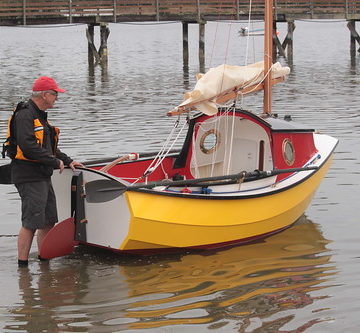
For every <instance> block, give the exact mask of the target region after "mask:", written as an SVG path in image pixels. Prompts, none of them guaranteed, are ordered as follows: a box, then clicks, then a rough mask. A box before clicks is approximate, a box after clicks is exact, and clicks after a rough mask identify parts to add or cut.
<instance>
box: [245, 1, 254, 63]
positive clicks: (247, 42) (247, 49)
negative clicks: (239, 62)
mask: <svg viewBox="0 0 360 333" xmlns="http://www.w3.org/2000/svg"><path fill="white" fill-rule="evenodd" d="M251 10H252V0H250V2H249V19H248V32H249V31H250V24H251ZM249 41H250V34H249V33H248V34H247V38H246V51H245V66H246V65H247V63H248V53H249Z"/></svg>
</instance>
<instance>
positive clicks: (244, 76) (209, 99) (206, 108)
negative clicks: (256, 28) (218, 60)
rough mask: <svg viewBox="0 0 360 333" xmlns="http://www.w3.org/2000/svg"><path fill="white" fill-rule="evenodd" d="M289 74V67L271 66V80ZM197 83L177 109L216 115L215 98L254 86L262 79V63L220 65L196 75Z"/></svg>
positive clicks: (216, 104) (277, 64)
mask: <svg viewBox="0 0 360 333" xmlns="http://www.w3.org/2000/svg"><path fill="white" fill-rule="evenodd" d="M289 73H290V68H289V67H283V66H282V65H281V64H280V63H279V62H277V63H275V64H273V66H272V68H271V75H272V79H278V78H281V77H284V76H285V75H287V74H289ZM265 74H266V73H265ZM197 79H198V81H197V83H196V85H195V88H194V90H193V91H190V92H187V93H185V95H184V101H183V102H182V103H181V104H180V105H179V106H178V109H185V108H186V107H190V106H191V107H192V108H196V109H197V110H199V111H201V112H203V113H205V114H207V115H213V114H216V112H217V108H218V104H219V103H217V101H216V98H217V97H218V96H221V95H222V94H224V93H226V92H228V91H231V90H232V89H235V90H237V91H238V92H239V93H240V94H241V90H242V89H245V88H248V87H251V86H254V87H255V86H256V85H257V84H260V83H261V82H262V81H263V79H264V62H263V61H260V62H257V63H255V64H251V65H247V66H230V65H225V64H224V65H220V66H218V67H214V68H210V69H209V71H208V72H206V73H205V74H198V75H197Z"/></svg>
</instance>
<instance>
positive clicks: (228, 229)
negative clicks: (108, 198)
mask: <svg viewBox="0 0 360 333" xmlns="http://www.w3.org/2000/svg"><path fill="white" fill-rule="evenodd" d="M330 164H331V158H329V159H328V160H327V162H326V163H325V164H323V166H322V167H321V168H320V169H319V170H317V171H316V172H315V173H313V174H312V175H311V177H309V178H307V179H305V180H304V181H302V182H300V183H298V184H296V185H293V186H291V187H289V188H287V189H285V190H282V191H280V192H275V193H271V194H268V195H264V196H254V197H251V198H226V197H222V198H215V197H212V196H211V195H210V196H209V197H208V198H206V199H201V198H191V197H183V196H182V197H174V196H172V195H162V194H154V193H146V192H137V191H127V192H126V193H125V196H126V201H127V203H128V207H129V211H130V223H129V231H128V236H127V237H126V239H125V241H124V242H123V243H122V244H121V246H120V248H119V250H123V251H134V250H135V251H136V250H137V251H139V250H146V249H161V248H169V247H171V248H174V247H175V248H189V247H216V244H221V243H231V242H234V243H235V242H244V241H249V240H253V239H256V238H259V237H262V236H264V235H267V234H271V233H274V232H276V231H279V230H282V229H284V228H287V227H289V226H290V225H291V224H293V223H294V222H295V221H296V220H297V219H298V218H299V217H300V216H301V215H302V214H303V213H304V211H305V210H306V208H307V207H308V205H309V204H310V201H311V199H312V197H313V195H314V193H315V191H316V189H317V188H318V186H319V184H320V182H321V180H322V179H323V177H324V176H325V174H326V172H327V170H328V168H329V167H330ZM275 189H276V187H275Z"/></svg>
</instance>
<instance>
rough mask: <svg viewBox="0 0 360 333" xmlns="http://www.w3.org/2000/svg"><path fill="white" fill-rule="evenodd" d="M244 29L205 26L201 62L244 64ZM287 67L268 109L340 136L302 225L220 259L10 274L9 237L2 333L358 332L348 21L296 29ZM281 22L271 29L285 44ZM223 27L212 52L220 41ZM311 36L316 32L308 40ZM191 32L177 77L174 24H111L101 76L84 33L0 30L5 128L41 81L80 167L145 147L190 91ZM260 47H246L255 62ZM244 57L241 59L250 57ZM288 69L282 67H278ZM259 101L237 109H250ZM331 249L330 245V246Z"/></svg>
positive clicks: (67, 264) (111, 260) (60, 262)
mask: <svg viewBox="0 0 360 333" xmlns="http://www.w3.org/2000/svg"><path fill="white" fill-rule="evenodd" d="M243 25H244V24H233V25H229V24H219V26H218V27H217V26H216V24H215V23H209V24H207V25H206V32H207V40H206V43H207V50H206V55H207V65H209V64H210V63H211V65H212V66H216V65H218V64H220V63H222V62H224V59H225V55H224V50H225V49H226V40H225V39H224V38H220V36H224V35H228V34H230V36H231V45H232V48H231V54H229V55H228V56H227V62H228V63H233V64H243V63H244V55H243V53H244V50H245V48H246V46H245V39H243V38H239V37H238V36H237V30H238V29H239V27H240V26H243ZM296 25H297V28H296V30H295V34H294V38H295V41H294V51H295V53H294V54H295V55H294V65H293V67H292V74H291V75H290V77H289V79H288V80H287V82H286V83H285V84H282V85H279V86H278V87H276V88H275V91H274V112H278V113H279V115H280V116H281V117H282V116H284V115H285V114H290V115H291V116H292V117H293V119H295V120H297V121H300V122H302V123H306V124H309V125H312V126H314V127H315V128H317V129H319V130H320V131H322V132H326V133H329V134H331V135H333V136H336V137H338V138H339V139H340V143H339V145H338V147H337V151H336V154H335V157H334V164H333V167H332V169H331V170H330V172H329V174H328V175H327V177H326V179H325V180H324V182H323V184H322V186H321V187H320V189H319V191H318V192H317V195H316V197H315V199H314V200H313V203H312V205H311V207H310V208H309V209H308V210H307V216H308V217H309V218H310V220H311V221H314V223H313V222H311V221H309V220H307V219H306V218H303V220H302V221H300V222H299V223H298V224H297V225H296V226H294V227H292V228H290V229H288V230H286V231H284V232H282V233H280V234H278V235H275V236H272V237H269V238H267V239H266V240H264V241H263V242H261V243H257V244H250V245H246V246H240V247H233V248H229V249H226V250H222V251H213V252H201V253H186V254H184V253H183V254H176V255H168V256H158V257H147V258H136V257H129V256H123V255H122V256H116V255H113V254H111V253H107V252H102V251H94V250H91V249H87V248H80V249H78V250H77V251H76V253H75V254H74V255H72V256H69V257H66V258H58V259H55V260H53V261H51V262H50V264H46V263H41V264H40V263H37V262H36V260H35V254H36V251H35V249H34V251H33V252H32V258H31V261H32V262H31V265H30V267H29V269H28V270H27V269H24V270H17V267H16V265H15V258H16V238H15V237H4V236H2V237H0V250H1V252H0V253H1V264H0V280H1V281H2V282H3V283H2V286H1V287H0V291H1V295H2V297H1V300H0V330H1V331H2V332H36V333H38V332H120V331H127V332H138V331H142V330H145V329H147V330H148V331H150V332H183V331H185V330H186V331H189V332H202V331H208V330H216V331H220V332H303V331H307V332H324V331H329V332H339V331H346V332H356V331H357V328H358V326H359V324H360V321H359V319H358V312H359V310H360V309H359V308H360V302H359V300H358V297H357V296H356V295H358V294H359V290H360V283H359V280H358V276H359V274H360V270H359V257H360V256H359V251H358V249H359V246H358V243H359V241H358V238H359V233H358V232H356V231H357V230H358V222H359V221H358V219H359V218H358V209H357V207H358V199H359V198H360V190H359V185H360V184H359V183H360V179H359V157H360V153H359V149H358V143H359V135H360V125H359V124H360V121H359V118H360V112H359V104H360V98H359V88H358V84H359V71H360V70H359V68H360V67H359V66H360V61H359V56H357V57H356V58H355V59H350V56H349V32H348V30H347V28H346V22H332V23H322V24H320V23H315V22H311V23H310V22H297V23H296ZM285 28H286V27H285V25H281V24H279V26H278V29H279V30H280V35H281V37H282V38H283V36H284V29H285ZM216 29H218V33H217V36H218V38H217V39H216V44H215V50H216V52H214V54H212V49H213V40H214V35H215V31H216ZM315 32H316V33H315ZM196 36H197V27H196V25H190V34H189V37H190V48H191V49H190V66H189V70H188V72H185V73H184V72H183V66H182V49H181V47H182V40H181V25H180V24H169V25H160V26H152V25H150V26H145V27H141V26H133V25H120V24H119V25H114V24H112V25H110V37H109V42H108V45H109V70H108V72H107V73H105V72H102V71H101V69H100V68H95V71H94V72H93V73H92V72H90V71H89V69H88V66H87V44H86V38H85V26H75V27H68V28H39V29H35V28H32V29H31V28H26V29H23V28H7V27H0V45H1V47H0V61H1V80H0V89H1V99H0V110H1V112H0V132H1V133H2V136H4V135H5V119H6V118H7V117H8V115H9V112H8V111H7V110H10V109H11V105H12V104H15V103H16V102H17V101H18V100H19V99H20V98H21V97H27V96H28V95H29V92H30V88H31V84H32V82H33V80H34V78H36V77H37V76H39V75H50V76H54V77H55V78H56V79H57V80H58V82H59V84H60V85H61V86H64V88H65V89H67V90H68V92H67V94H65V95H62V96H61V97H60V98H59V101H58V104H57V108H55V109H54V110H51V111H50V112H51V119H52V120H53V123H54V124H56V125H60V127H61V130H62V140H61V148H62V149H63V150H64V151H65V152H67V153H69V154H70V155H71V156H76V158H78V159H79V160H86V159H91V158H98V157H105V156H112V155H121V154H123V153H127V152H132V151H136V152H144V151H154V150H157V149H159V147H161V145H162V143H163V141H164V140H165V138H166V136H167V134H168V133H169V132H170V129H171V126H172V124H173V123H174V119H169V118H166V117H165V116H164V115H165V113H166V112H167V111H168V110H170V109H171V108H172V107H174V106H175V105H176V104H177V103H178V102H179V101H180V100H181V96H182V94H183V93H184V91H186V90H188V89H189V88H190V87H192V86H193V85H194V83H195V79H194V75H195V73H197V71H198V68H199V66H198V62H197V38H196ZM261 44H262V43H261V42H260V40H259V39H258V38H257V39H256V38H255V39H254V45H251V47H250V49H251V50H252V51H253V50H254V52H255V55H256V60H258V59H260V58H259V54H260V53H261V49H262V46H261ZM252 60H253V59H252V57H249V61H252ZM281 61H282V62H284V63H286V61H284V60H281ZM260 101H261V98H260V96H258V97H255V98H254V99H252V98H250V99H245V100H244V102H243V105H244V107H245V108H248V109H252V110H254V111H255V112H257V110H258V108H259V102H260ZM2 189H3V191H2V192H1V193H0V202H1V203H0V208H1V213H0V214H1V219H0V221H1V222H0V231H1V232H0V234H1V235H11V234H16V233H17V230H18V227H19V211H20V207H19V200H18V198H17V194H16V193H15V192H14V189H13V188H12V187H10V186H3V187H2ZM330 240H331V241H330Z"/></svg>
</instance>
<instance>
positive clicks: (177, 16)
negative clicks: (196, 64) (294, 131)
mask: <svg viewBox="0 0 360 333" xmlns="http://www.w3.org/2000/svg"><path fill="white" fill-rule="evenodd" d="M274 5H275V15H276V19H277V20H279V21H281V20H284V21H286V20H294V19H340V18H342V19H349V20H350V19H355V20H359V19H360V0H332V1H326V0H298V1H288V0H274ZM263 11H264V0H253V1H252V8H251V12H252V15H254V16H255V17H256V16H258V17H259V18H261V17H262V15H263ZM248 14H249V1H248V0H247V1H245V0H229V1H228V0H207V1H203V0H181V1H172V0H1V2H0V25H20V24H24V25H25V24H56V23H73V22H77V23H96V22H100V21H101V22H117V21H118V22H120V21H122V22H126V21H154V20H157V21H159V20H161V21H168V20H179V21H189V22H191V21H195V22H199V21H200V20H217V19H218V20H224V19H233V20H239V19H244V18H246V17H247V16H248Z"/></svg>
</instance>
